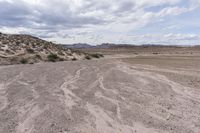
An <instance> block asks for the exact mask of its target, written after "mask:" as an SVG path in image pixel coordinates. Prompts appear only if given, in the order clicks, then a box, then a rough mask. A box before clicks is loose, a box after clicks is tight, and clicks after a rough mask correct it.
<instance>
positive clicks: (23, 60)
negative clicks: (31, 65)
mask: <svg viewBox="0 0 200 133" xmlns="http://www.w3.org/2000/svg"><path fill="white" fill-rule="evenodd" d="M20 63H22V64H27V63H28V60H27V59H25V58H23V59H21V60H20Z"/></svg>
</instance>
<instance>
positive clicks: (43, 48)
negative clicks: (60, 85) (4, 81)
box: [0, 33, 89, 65]
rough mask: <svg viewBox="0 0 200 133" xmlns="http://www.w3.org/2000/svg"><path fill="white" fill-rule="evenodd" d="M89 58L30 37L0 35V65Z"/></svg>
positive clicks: (83, 54)
mask: <svg viewBox="0 0 200 133" xmlns="http://www.w3.org/2000/svg"><path fill="white" fill-rule="evenodd" d="M88 56H89V55H87V54H85V53H81V52H78V51H73V50H70V49H66V48H64V47H62V46H61V45H56V44H54V43H52V42H47V41H44V40H41V39H39V38H37V37H33V36H30V35H11V34H2V33H0V65H8V64H21V63H22V64H26V63H29V64H32V63H36V62H41V61H52V62H56V61H68V60H80V59H87V58H88Z"/></svg>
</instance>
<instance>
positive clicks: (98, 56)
mask: <svg viewBox="0 0 200 133" xmlns="http://www.w3.org/2000/svg"><path fill="white" fill-rule="evenodd" d="M90 56H91V57H93V58H101V57H103V55H102V54H90Z"/></svg>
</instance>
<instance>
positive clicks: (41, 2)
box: [0, 0, 200, 43]
mask: <svg viewBox="0 0 200 133" xmlns="http://www.w3.org/2000/svg"><path fill="white" fill-rule="evenodd" d="M183 2H184V0H51V1H49V0H0V28H1V31H2V32H9V33H10V32H11V33H28V34H34V35H37V36H41V37H45V38H49V39H56V40H57V41H60V40H62V42H64V41H66V42H77V41H80V42H82V41H84V42H87V41H88V42H94V43H95V42H101V40H103V38H104V41H107V40H108V41H109V40H110V41H114V40H116V39H115V37H118V38H120V40H119V39H117V40H118V41H119V42H120V41H122V42H123V41H124V42H127V41H128V40H127V38H129V37H126V34H128V33H130V32H131V31H134V30H136V29H139V28H142V27H144V26H146V25H147V24H149V23H153V22H156V21H157V20H160V19H162V18H164V17H166V16H174V15H180V14H183V13H186V12H190V11H192V10H194V9H196V8H197V7H198V5H199V4H200V1H199V0H190V2H189V3H190V4H189V5H184V4H182V5H181V4H180V3H183ZM180 5H181V6H180ZM162 6H163V7H162ZM156 7H161V8H160V9H159V10H158V11H156V12H152V11H147V10H146V8H156ZM157 30H159V29H157ZM80 32H81V33H87V34H82V35H80V34H79V33H80ZM104 34H105V35H106V36H107V37H105V36H104ZM147 34H148V33H147ZM72 36H73V37H72ZM119 36H120V37H119ZM63 38H65V39H63ZM92 39H93V40H92ZM121 39H124V40H121ZM129 39H130V40H129V42H131V38H129Z"/></svg>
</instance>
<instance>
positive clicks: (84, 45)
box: [63, 43, 200, 49]
mask: <svg viewBox="0 0 200 133" xmlns="http://www.w3.org/2000/svg"><path fill="white" fill-rule="evenodd" d="M63 46H64V47H65V48H70V49H93V48H134V47H143V48H145V47H191V46H185V45H182V46H181V45H162V44H143V45H133V44H113V43H102V44H100V45H96V46H94V45H90V44H87V43H76V44H68V45H67V44H65V45H63ZM192 47H200V46H199V45H197V46H192Z"/></svg>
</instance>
